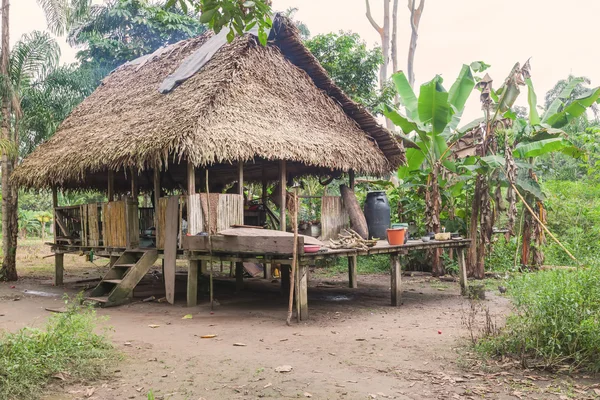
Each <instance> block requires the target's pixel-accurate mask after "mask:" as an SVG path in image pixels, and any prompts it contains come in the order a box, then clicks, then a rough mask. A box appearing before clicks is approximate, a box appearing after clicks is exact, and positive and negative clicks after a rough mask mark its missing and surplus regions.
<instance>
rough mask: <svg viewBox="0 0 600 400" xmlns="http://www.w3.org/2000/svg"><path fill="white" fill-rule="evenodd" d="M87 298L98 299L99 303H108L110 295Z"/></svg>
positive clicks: (89, 298) (87, 298) (88, 298)
mask: <svg viewBox="0 0 600 400" xmlns="http://www.w3.org/2000/svg"><path fill="white" fill-rule="evenodd" d="M85 299H86V300H90V301H96V302H98V303H107V302H108V296H104V297H86V298H85Z"/></svg>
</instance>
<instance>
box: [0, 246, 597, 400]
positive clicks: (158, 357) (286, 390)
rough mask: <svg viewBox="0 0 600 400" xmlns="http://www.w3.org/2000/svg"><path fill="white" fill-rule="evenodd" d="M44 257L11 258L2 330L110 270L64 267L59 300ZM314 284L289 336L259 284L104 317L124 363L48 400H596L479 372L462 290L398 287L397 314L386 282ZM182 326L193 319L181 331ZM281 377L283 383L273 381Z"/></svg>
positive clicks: (277, 307) (575, 387)
mask: <svg viewBox="0 0 600 400" xmlns="http://www.w3.org/2000/svg"><path fill="white" fill-rule="evenodd" d="M45 254H49V253H48V251H47V249H46V250H44V249H43V248H42V247H41V246H39V245H37V244H34V243H32V244H30V246H29V247H28V246H27V244H26V245H25V246H23V247H22V248H21V249H20V250H19V260H20V272H21V275H22V276H23V278H22V279H21V280H20V281H19V282H17V283H16V284H6V283H3V284H0V328H1V329H7V330H10V331H14V330H17V329H20V328H22V327H25V326H35V327H41V326H42V325H43V324H44V322H45V320H46V318H47V317H48V316H49V314H50V313H49V312H48V311H46V310H45V309H46V308H57V307H60V306H62V300H61V296H62V295H63V293H64V292H66V293H69V294H75V293H77V291H79V290H81V289H82V288H84V287H85V285H88V286H89V285H92V284H93V283H92V284H90V283H73V282H74V281H76V280H81V279H87V278H90V277H96V276H99V274H101V273H102V272H103V269H104V268H103V265H105V264H106V262H105V261H104V260H97V261H95V264H96V265H92V264H90V263H89V262H85V261H84V260H83V257H79V256H78V255H67V256H65V264H66V265H65V267H66V275H65V280H66V281H67V282H71V283H67V284H66V286H65V287H64V288H57V287H53V286H52V285H51V280H50V278H51V276H52V270H51V266H52V258H47V259H42V258H41V257H42V256H43V255H45ZM322 272H323V271H313V274H312V275H311V277H310V282H309V312H310V319H309V320H308V321H306V322H304V321H303V322H302V323H296V322H293V323H292V326H291V327H288V326H286V324H285V319H286V315H287V302H286V299H285V298H283V296H281V295H280V293H279V284H278V282H271V281H265V280H262V279H257V278H252V279H247V280H246V287H245V290H244V291H243V292H239V293H236V292H235V284H234V282H233V281H232V280H230V279H228V278H227V277H222V278H219V279H218V280H217V281H216V285H215V292H216V298H217V299H218V303H219V305H218V306H216V308H215V309H214V311H213V312H211V310H210V307H209V305H208V299H207V296H205V297H204V298H203V299H202V300H201V302H200V305H199V306H197V307H194V308H187V307H185V300H184V298H183V297H182V296H180V298H179V299H178V301H177V303H176V304H175V305H169V304H165V303H157V302H142V301H141V298H136V299H135V300H134V302H133V303H131V304H128V305H125V306H121V307H115V308H108V309H99V310H98V316H100V317H104V316H107V317H108V321H104V320H99V321H100V324H101V325H102V326H110V327H111V329H112V331H111V334H110V336H111V338H112V341H113V342H114V344H115V345H116V346H117V347H118V349H119V350H120V351H121V352H122V353H123V354H124V357H123V361H122V362H120V363H119V364H118V365H115V366H114V376H113V378H112V379H110V380H107V381H97V382H71V381H69V380H68V379H67V380H66V381H59V382H55V383H53V384H52V385H51V386H50V387H49V388H48V393H47V396H46V397H45V399H46V400H67V399H84V398H89V399H146V398H147V394H148V392H149V391H150V390H152V391H153V393H154V395H155V398H157V399H173V400H175V399H191V400H198V399H205V400H219V399H259V398H271V399H283V398H313V399H463V398H477V399H478V398H493V399H525V398H527V399H529V398H532V399H547V398H556V399H569V398H590V399H591V398H595V397H594V396H595V393H596V392H594V390H596V391H597V393H600V389H599V388H600V385H598V382H600V380H599V379H598V377H589V376H579V375H575V376H566V375H548V374H543V373H540V372H539V371H529V370H522V369H519V368H516V367H515V365H514V364H513V363H512V362H508V361H507V362H504V363H502V362H498V363H491V364H487V365H484V364H482V362H480V361H478V360H477V359H476V357H475V356H474V355H472V354H470V353H469V352H468V350H467V349H466V347H465V345H466V344H467V343H468V337H469V334H470V330H469V329H467V327H466V326H465V324H464V321H465V320H468V318H469V316H470V315H471V305H470V303H469V301H468V300H465V299H464V298H463V297H461V296H460V295H459V289H458V285H457V284H456V283H453V282H441V281H440V280H438V279H432V278H430V277H427V276H412V277H403V285H404V290H403V293H402V296H403V305H402V306H401V307H398V308H395V307H391V306H390V305H389V304H390V286H389V276H387V275H362V276H360V277H359V279H358V284H359V288H358V289H349V288H347V277H346V276H333V277H330V276H327V277H325V276H323V273H322ZM148 279H149V280H150V281H152V280H158V278H157V277H152V276H150V277H149V278H148ZM151 283H152V282H151ZM13 285H14V288H12V286H13ZM151 286H155V287H159V286H160V284H158V285H157V284H153V285H150V286H148V285H146V286H145V287H146V289H143V292H144V293H139V294H142V295H143V296H146V295H147V294H148V290H149V289H148V288H149V287H151ZM486 296H487V299H486V300H485V301H483V302H482V304H483V306H484V307H487V308H489V310H490V314H491V316H492V319H494V320H496V321H497V322H498V323H501V322H502V321H503V318H504V315H505V314H506V313H507V312H508V311H509V307H510V304H509V301H508V300H507V299H506V298H504V297H501V296H499V294H498V292H497V290H492V289H491V288H490V290H489V291H488V292H487V293H486ZM14 299H19V300H18V301H14ZM186 314H191V315H192V318H191V319H182V317H183V316H184V315H186ZM481 317H482V315H478V316H477V320H478V321H479V322H480V323H481ZM150 325H158V327H155V328H151V327H150ZM476 329H479V328H476ZM202 335H217V336H216V337H214V338H212V339H202V338H201V337H200V336H202ZM281 366H290V367H291V371H290V372H277V371H278V367H281ZM92 387H93V389H94V390H93V393H92V394H91V395H90V396H89V397H87V396H86V395H87V394H90V393H91V390H90V388H92Z"/></svg>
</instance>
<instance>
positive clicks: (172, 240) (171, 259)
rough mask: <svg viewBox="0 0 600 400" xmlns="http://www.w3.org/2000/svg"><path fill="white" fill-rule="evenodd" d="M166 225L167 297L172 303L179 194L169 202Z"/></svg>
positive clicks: (173, 299)
mask: <svg viewBox="0 0 600 400" xmlns="http://www.w3.org/2000/svg"><path fill="white" fill-rule="evenodd" d="M165 220H166V226H165V228H164V229H165V249H164V260H165V272H164V275H163V276H164V279H165V297H166V298H167V301H168V302H169V303H170V304H173V303H174V302H175V268H176V265H175V263H176V261H177V231H178V229H177V228H178V226H177V225H178V222H179V196H171V197H169V200H168V202H167V211H166V219H165Z"/></svg>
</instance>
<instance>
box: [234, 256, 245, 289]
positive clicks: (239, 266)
mask: <svg viewBox="0 0 600 400" xmlns="http://www.w3.org/2000/svg"><path fill="white" fill-rule="evenodd" d="M235 290H236V291H238V292H239V291H242V290H244V263H241V262H236V263H235Z"/></svg>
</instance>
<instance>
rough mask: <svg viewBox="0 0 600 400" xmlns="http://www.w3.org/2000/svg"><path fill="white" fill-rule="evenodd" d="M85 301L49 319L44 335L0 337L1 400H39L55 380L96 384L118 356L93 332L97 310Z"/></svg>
mask: <svg viewBox="0 0 600 400" xmlns="http://www.w3.org/2000/svg"><path fill="white" fill-rule="evenodd" d="M79 300H80V299H79V298H78V299H76V300H75V301H73V302H68V306H67V312H65V313H61V314H55V315H53V316H52V317H50V319H49V321H48V323H47V324H46V326H45V327H44V329H35V328H23V329H21V330H20V331H18V332H15V333H3V334H1V335H0V399H35V398H37V397H39V395H40V393H41V391H42V389H43V388H44V386H45V385H46V384H47V383H48V381H49V380H50V379H54V378H53V376H54V377H55V378H59V379H64V378H66V379H76V380H88V379H97V378H101V377H103V376H105V375H106V372H107V370H108V367H109V365H110V364H111V363H112V362H113V361H115V360H117V359H118V354H117V352H116V351H115V350H114V348H113V347H112V345H111V344H110V342H109V341H108V339H107V337H106V336H105V335H104V334H97V333H95V332H94V330H95V328H96V323H95V321H96V315H95V312H94V310H93V309H91V308H89V307H81V306H80V305H79V304H80V301H79Z"/></svg>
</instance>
